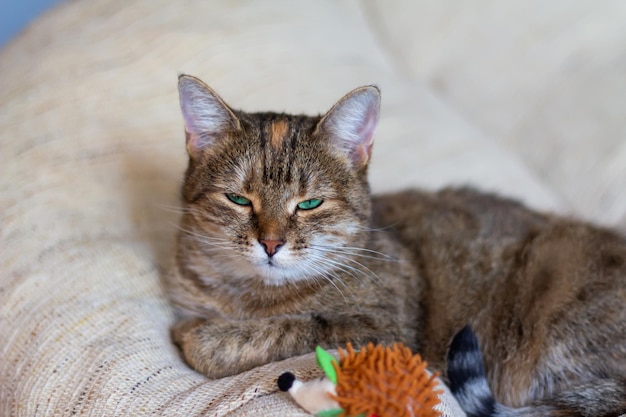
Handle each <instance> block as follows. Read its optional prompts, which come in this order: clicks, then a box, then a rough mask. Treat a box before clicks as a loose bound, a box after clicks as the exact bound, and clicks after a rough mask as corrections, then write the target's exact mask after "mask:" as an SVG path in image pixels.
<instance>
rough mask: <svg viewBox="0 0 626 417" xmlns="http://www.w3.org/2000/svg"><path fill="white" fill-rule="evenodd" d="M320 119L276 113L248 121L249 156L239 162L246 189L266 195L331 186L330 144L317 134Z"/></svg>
mask: <svg viewBox="0 0 626 417" xmlns="http://www.w3.org/2000/svg"><path fill="white" fill-rule="evenodd" d="M317 121H319V118H314V117H307V116H293V115H286V114H276V113H259V114H251V115H249V116H248V118H247V120H246V124H247V126H246V129H245V130H244V131H245V133H244V134H243V135H242V137H240V138H239V140H241V141H244V142H245V143H244V147H245V149H246V152H245V154H246V155H245V157H242V158H241V160H240V161H239V166H240V169H241V170H242V171H243V172H241V174H242V175H240V178H241V179H243V184H242V187H243V190H244V191H246V192H259V193H263V194H276V193H281V192H285V191H291V192H292V193H301V194H302V193H306V192H308V188H311V187H318V188H320V187H321V188H324V187H326V188H327V187H329V186H331V181H330V180H331V179H330V178H329V172H328V170H329V168H330V167H331V166H332V162H331V161H330V160H329V152H328V147H327V146H323V144H322V143H320V142H319V140H318V138H316V137H315V136H314V130H315V126H316V122H317Z"/></svg>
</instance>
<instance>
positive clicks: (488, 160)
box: [0, 0, 563, 416]
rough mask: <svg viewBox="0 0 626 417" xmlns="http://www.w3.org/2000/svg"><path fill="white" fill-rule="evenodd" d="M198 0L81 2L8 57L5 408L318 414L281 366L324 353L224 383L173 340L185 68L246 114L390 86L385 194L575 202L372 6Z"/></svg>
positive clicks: (64, 8)
mask: <svg viewBox="0 0 626 417" xmlns="http://www.w3.org/2000/svg"><path fill="white" fill-rule="evenodd" d="M182 4H183V3H179V2H170V1H166V0H134V1H121V0H117V1H116V0H93V1H85V2H67V3H63V4H61V5H60V6H58V7H57V8H56V9H54V10H53V11H52V12H50V13H48V14H47V15H45V16H44V17H43V18H41V19H40V20H38V21H37V22H36V24H35V25H33V26H32V27H31V28H30V29H29V30H28V31H27V32H26V33H24V34H23V35H22V36H21V37H20V38H19V39H17V40H16V41H14V42H12V43H11V44H10V45H8V46H7V47H6V48H5V49H3V50H2V51H0V94H1V95H0V108H1V109H2V110H1V112H0V132H1V137H0V147H1V148H0V149H1V152H0V166H1V167H2V176H1V183H0V193H1V194H0V195H1V199H0V204H1V206H0V215H1V221H2V227H1V230H0V233H1V241H0V247H1V255H0V256H1V261H2V266H1V268H0V340H1V341H2V343H1V344H0V352H1V359H0V415H7V416H8V415H14V416H34V415H140V414H141V415H168V416H200V415H211V416H224V415H230V416H248V415H250V416H272V415H293V416H298V415H305V413H304V412H303V411H302V410H301V409H299V408H298V407H297V406H295V405H294V403H293V402H292V401H291V400H290V399H289V397H288V396H286V395H285V394H283V393H277V392H276V377H277V376H278V375H279V374H280V373H282V372H283V371H286V370H290V371H293V372H295V373H296V374H297V375H298V376H299V377H300V378H302V379H308V378H311V377H313V376H317V375H319V371H318V370H317V367H316V365H315V364H314V360H313V357H312V356H311V355H305V356H303V357H298V358H292V359H289V360H286V361H283V362H280V363H272V364H269V365H267V366H264V367H261V368H258V369H255V370H252V371H250V372H246V373H244V374H242V375H237V376H234V377H231V378H225V379H223V380H219V381H209V380H207V379H205V378H204V377H203V376H201V375H199V374H197V373H195V372H194V371H192V370H191V369H189V368H188V367H187V366H186V365H185V364H184V363H183V361H181V359H180V357H179V355H178V352H177V351H176V349H175V348H174V346H173V345H172V343H171V341H170V338H169V327H170V325H171V324H172V322H173V314H172V311H171V309H170V307H169V305H168V303H167V300H166V296H165V294H164V292H163V288H162V285H161V280H162V276H163V274H164V272H165V271H166V270H167V268H168V265H169V258H170V250H171V246H172V244H173V236H174V234H175V231H176V223H177V216H178V213H177V207H178V204H179V203H178V198H177V196H178V187H179V185H180V180H181V177H182V172H183V170H184V168H185V164H186V155H185V151H184V144H183V142H184V139H183V132H182V121H181V118H180V116H179V109H178V99H177V93H176V76H177V74H178V73H180V72H187V73H191V74H194V75H197V76H200V77H201V78H203V79H205V80H206V81H207V82H208V83H209V84H210V85H212V86H213V87H214V88H216V89H217V91H219V92H220V93H221V95H222V96H223V97H224V98H225V99H226V100H227V101H228V102H229V103H231V104H233V105H234V106H236V107H241V108H244V109H246V110H261V109H262V110H276V111H283V110H284V111H290V112H309V113H318V112H323V111H325V110H327V109H328V108H329V107H330V106H331V105H332V103H333V102H334V101H335V100H337V99H338V98H339V97H340V96H341V95H343V94H344V93H345V92H347V91H349V90H350V89H352V88H353V87H355V86H357V85H360V84H367V83H378V84H379V85H380V86H381V87H382V90H383V109H382V120H381V124H380V129H379V131H378V134H377V143H376V147H375V152H374V162H373V166H372V170H371V178H372V183H373V186H374V189H375V190H376V191H382V190H390V189H397V188H401V187H406V186H416V185H419V186H423V187H438V186H442V185H446V184H450V183H474V184H478V185H480V186H482V187H483V188H487V189H489V190H496V191H502V192H506V193H507V194H509V195H514V196H516V197H519V198H521V199H523V200H524V201H526V202H528V203H529V204H531V205H533V206H535V207H539V208H542V209H561V208H562V207H563V205H562V202H561V201H560V200H559V199H558V198H555V197H554V196H553V194H552V193H551V192H550V191H549V189H548V188H547V187H545V186H544V185H543V184H542V183H541V182H540V181H537V180H536V177H535V176H534V175H533V174H532V173H531V172H530V171H528V169H527V168H526V166H525V165H524V164H523V163H522V162H520V160H519V159H517V158H516V157H515V155H513V154H511V153H510V152H509V151H507V150H506V149H504V148H501V147H499V146H498V145H497V144H496V143H495V142H494V141H493V140H492V139H490V138H489V137H487V136H486V135H483V134H482V133H481V132H480V131H479V130H478V129H476V128H475V127H474V126H472V125H471V124H470V123H468V122H467V121H466V120H465V119H464V118H463V117H461V116H459V115H457V114H456V113H455V112H454V111H453V110H451V109H450V108H449V107H448V106H447V105H446V104H445V102H443V101H442V100H441V99H440V98H438V97H437V96H436V95H435V94H433V93H432V92H430V91H429V90H428V89H427V88H426V87H425V86H424V85H422V84H421V83H420V82H418V81H413V80H411V79H408V78H407V77H406V76H405V75H404V73H403V71H402V69H401V68H398V67H397V65H396V63H395V62H394V60H393V59H391V58H390V54H389V51H387V50H386V49H385V47H384V46H383V45H382V44H381V43H380V42H379V41H378V40H377V38H376V36H375V33H374V31H373V30H372V27H371V22H370V21H369V20H368V19H367V18H366V17H365V15H364V12H363V9H362V6H361V4H360V3H357V2H334V1H330V0H328V1H316V2H308V3H298V4H297V5H295V4H292V3H291V2H288V1H283V2H281V1H268V2H254V3H252V2H251V3H249V4H239V3H232V2H205V1H199V0H198V1H188V2H185V3H184V6H181V5H182ZM442 401H443V402H442V406H441V407H442V410H443V412H444V415H445V416H460V415H462V412H461V411H460V410H459V409H458V406H457V404H456V402H455V401H454V399H453V398H452V397H451V396H450V395H449V394H447V393H446V394H444V395H443V396H442Z"/></svg>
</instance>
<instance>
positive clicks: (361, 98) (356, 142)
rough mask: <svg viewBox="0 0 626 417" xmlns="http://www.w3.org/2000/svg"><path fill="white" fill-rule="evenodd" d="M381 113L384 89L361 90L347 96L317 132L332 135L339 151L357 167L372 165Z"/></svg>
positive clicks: (363, 88)
mask: <svg viewBox="0 0 626 417" xmlns="http://www.w3.org/2000/svg"><path fill="white" fill-rule="evenodd" d="M379 113H380V90H379V89H378V88H377V87H375V86H373V85H370V86H365V87H359V88H357V89H355V90H352V91H351V92H349V93H348V94H346V95H345V96H344V97H343V98H342V99H341V100H339V101H338V102H337V103H336V104H335V105H334V106H333V107H332V108H331V109H330V110H329V111H328V113H326V115H324V117H323V118H322V120H321V121H320V122H319V124H318V126H317V129H316V130H317V131H319V132H323V133H324V134H326V135H328V136H329V139H330V141H331V143H332V145H333V146H334V147H335V149H337V150H339V151H340V152H342V153H343V154H344V155H346V156H347V157H349V158H350V160H351V161H352V163H353V165H354V166H355V167H356V168H360V167H364V166H366V165H367V164H368V163H369V160H370V158H371V156H372V145H373V144H374V131H375V130H376V125H377V124H378V115H379Z"/></svg>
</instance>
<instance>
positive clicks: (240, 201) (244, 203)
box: [226, 194, 252, 206]
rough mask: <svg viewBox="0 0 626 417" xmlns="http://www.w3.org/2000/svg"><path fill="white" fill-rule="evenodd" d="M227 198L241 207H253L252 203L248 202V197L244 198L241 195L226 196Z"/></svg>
mask: <svg viewBox="0 0 626 417" xmlns="http://www.w3.org/2000/svg"><path fill="white" fill-rule="evenodd" d="M226 197H228V199H229V200H230V201H232V202H233V203H235V204H238V205H240V206H251V205H252V202H251V201H250V200H248V199H247V198H246V197H242V196H240V195H237V194H226Z"/></svg>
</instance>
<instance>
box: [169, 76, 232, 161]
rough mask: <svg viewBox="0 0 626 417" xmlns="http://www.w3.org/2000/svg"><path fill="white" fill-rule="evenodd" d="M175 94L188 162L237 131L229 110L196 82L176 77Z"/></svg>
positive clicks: (218, 97)
mask: <svg viewBox="0 0 626 417" xmlns="http://www.w3.org/2000/svg"><path fill="white" fill-rule="evenodd" d="M178 94H179V97H180V108H181V111H182V114H183V119H184V121H185V136H186V141H187V153H189V156H191V157H192V158H194V157H196V156H198V155H199V154H200V153H201V152H202V151H203V150H204V149H205V148H207V147H208V146H210V145H211V144H213V143H215V141H216V140H218V139H219V138H220V137H222V136H224V135H225V134H226V132H228V131H229V130H233V129H239V128H240V122H239V119H238V118H237V116H236V115H235V113H234V112H233V111H232V110H231V109H230V107H228V105H227V104H226V103H225V102H224V100H222V99H221V98H220V96H218V95H217V94H216V93H215V91H213V90H212V89H211V88H210V87H209V86H208V85H206V84H205V83H203V82H202V81H201V80H199V79H198V78H196V77H192V76H191V75H181V76H179V77H178Z"/></svg>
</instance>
